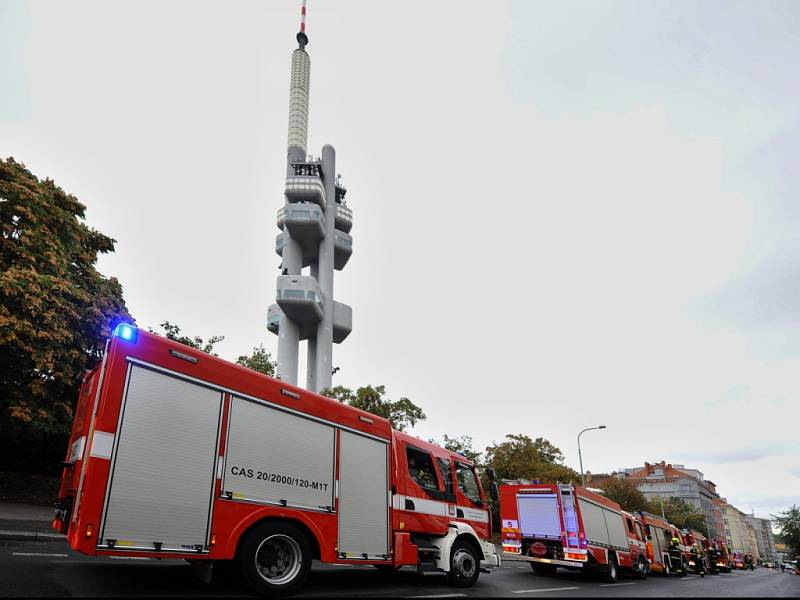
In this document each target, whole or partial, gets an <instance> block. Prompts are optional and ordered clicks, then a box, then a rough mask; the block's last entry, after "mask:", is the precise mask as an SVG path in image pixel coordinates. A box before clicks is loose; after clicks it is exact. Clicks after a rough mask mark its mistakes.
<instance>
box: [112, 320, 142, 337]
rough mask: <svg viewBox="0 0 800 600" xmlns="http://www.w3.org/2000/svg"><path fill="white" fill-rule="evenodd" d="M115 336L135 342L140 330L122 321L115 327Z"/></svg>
mask: <svg viewBox="0 0 800 600" xmlns="http://www.w3.org/2000/svg"><path fill="white" fill-rule="evenodd" d="M114 337H118V338H119V339H121V340H125V341H126V342H135V341H136V338H137V337H139V330H138V329H136V327H134V326H133V325H129V324H128V323H120V324H119V325H117V327H116V328H115V329H114Z"/></svg>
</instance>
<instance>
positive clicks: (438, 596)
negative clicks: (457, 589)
mask: <svg viewBox="0 0 800 600" xmlns="http://www.w3.org/2000/svg"><path fill="white" fill-rule="evenodd" d="M465 596H466V594H431V595H429V596H405V597H406V598H464V597H465Z"/></svg>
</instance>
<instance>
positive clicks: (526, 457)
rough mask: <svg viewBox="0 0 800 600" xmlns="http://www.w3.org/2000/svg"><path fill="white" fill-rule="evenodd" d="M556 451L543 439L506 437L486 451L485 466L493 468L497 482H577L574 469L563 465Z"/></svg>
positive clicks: (557, 450) (518, 436)
mask: <svg viewBox="0 0 800 600" xmlns="http://www.w3.org/2000/svg"><path fill="white" fill-rule="evenodd" d="M563 461H564V455H563V453H562V452H561V450H560V449H559V448H557V447H556V446H554V445H553V444H551V443H550V442H549V441H547V440H546V439H544V438H541V437H540V438H536V439H535V440H533V439H531V438H530V437H528V436H527V435H522V434H518V435H507V436H506V441H505V442H500V443H494V444H493V445H491V446H488V447H487V448H486V464H487V466H491V467H493V468H494V470H495V473H496V476H497V478H498V479H538V480H540V481H542V482H554V481H562V482H567V481H575V482H577V481H579V480H580V477H579V475H578V473H576V472H575V471H574V470H573V469H570V468H569V467H567V466H566V465H564V464H563Z"/></svg>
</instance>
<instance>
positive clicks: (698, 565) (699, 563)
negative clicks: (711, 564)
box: [692, 546, 706, 577]
mask: <svg viewBox="0 0 800 600" xmlns="http://www.w3.org/2000/svg"><path fill="white" fill-rule="evenodd" d="M692 560H693V561H694V572H695V573H697V574H698V575H700V577H705V576H706V566H705V564H704V561H703V553H702V552H701V551H700V549H699V548H698V547H697V546H692Z"/></svg>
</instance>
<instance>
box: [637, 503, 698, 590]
mask: <svg viewBox="0 0 800 600" xmlns="http://www.w3.org/2000/svg"><path fill="white" fill-rule="evenodd" d="M637 516H638V518H639V522H640V523H641V524H642V529H643V530H644V535H645V538H646V540H647V541H646V544H647V559H648V560H649V561H650V570H651V571H653V572H655V573H661V574H663V575H669V574H670V573H673V572H681V573H683V574H685V573H686V569H687V567H688V566H689V557H690V556H691V553H690V551H691V545H687V544H686V540H685V539H684V538H683V536H682V535H681V532H680V531H679V530H678V528H677V527H675V526H674V525H672V524H671V523H670V522H668V521H666V520H664V519H662V518H661V517H659V516H656V515H653V514H650V513H648V512H639V513H637ZM673 538H678V539H679V540H680V542H681V543H680V550H681V558H680V559H677V558H674V557H671V556H670V551H669V550H670V548H669V547H670V541H671V540H672V539H673Z"/></svg>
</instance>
